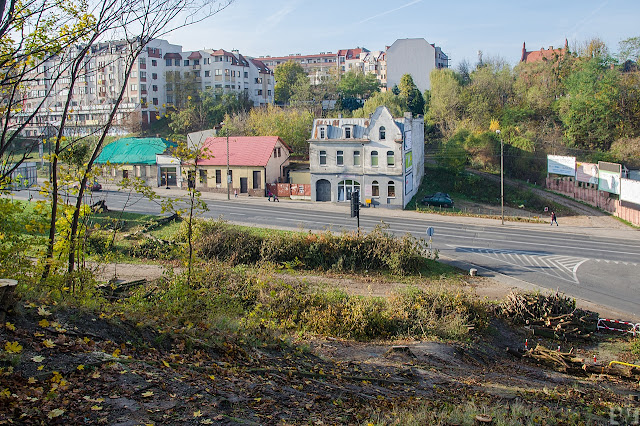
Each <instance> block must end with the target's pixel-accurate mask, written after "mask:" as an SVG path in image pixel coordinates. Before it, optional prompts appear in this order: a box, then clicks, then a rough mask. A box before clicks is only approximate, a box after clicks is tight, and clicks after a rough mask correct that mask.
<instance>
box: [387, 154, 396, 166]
mask: <svg viewBox="0 0 640 426" xmlns="http://www.w3.org/2000/svg"><path fill="white" fill-rule="evenodd" d="M395 164H396V160H395V157H394V155H393V151H387V166H389V167H393V166H395Z"/></svg>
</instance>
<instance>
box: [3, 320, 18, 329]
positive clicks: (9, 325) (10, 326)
mask: <svg viewBox="0 0 640 426" xmlns="http://www.w3.org/2000/svg"><path fill="white" fill-rule="evenodd" d="M5 325H6V326H7V329H8V330H11V331H16V326H15V325H13V324H11V323H10V322H9V321H7V323H6V324H5Z"/></svg>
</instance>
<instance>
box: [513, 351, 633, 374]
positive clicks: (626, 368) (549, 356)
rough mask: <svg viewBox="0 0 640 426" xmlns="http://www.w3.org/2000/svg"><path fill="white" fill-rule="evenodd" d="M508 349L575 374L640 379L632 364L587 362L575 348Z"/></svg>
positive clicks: (517, 354)
mask: <svg viewBox="0 0 640 426" xmlns="http://www.w3.org/2000/svg"><path fill="white" fill-rule="evenodd" d="M507 351H508V352H509V353H510V354H512V355H514V356H516V357H518V358H530V359H534V360H536V361H537V362H539V363H541V364H545V365H548V366H550V367H552V368H553V369H554V370H556V371H561V372H563V373H569V374H574V375H586V374H607V375H610V376H616V377H620V378H624V379H629V380H634V381H638V380H640V369H639V368H636V367H634V366H630V365H620V364H613V363H612V364H613V365H598V364H596V363H591V362H588V361H587V362H585V359H584V358H578V357H576V356H575V354H574V353H573V348H571V350H570V351H569V352H560V351H555V350H553V349H548V348H546V347H544V346H542V345H537V346H536V347H535V348H533V349H530V350H526V351H524V352H522V351H516V350H514V349H510V348H507Z"/></svg>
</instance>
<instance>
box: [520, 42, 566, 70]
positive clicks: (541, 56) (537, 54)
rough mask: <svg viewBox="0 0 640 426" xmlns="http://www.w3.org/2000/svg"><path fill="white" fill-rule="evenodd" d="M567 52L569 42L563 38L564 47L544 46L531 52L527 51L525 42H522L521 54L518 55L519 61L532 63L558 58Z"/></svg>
mask: <svg viewBox="0 0 640 426" xmlns="http://www.w3.org/2000/svg"><path fill="white" fill-rule="evenodd" d="M567 53H569V42H568V41H567V39H565V40H564V47H562V48H557V49H554V48H553V46H549V49H546V50H545V48H544V47H542V48H540V50H533V51H531V52H528V51H527V47H526V45H525V43H522V54H521V55H520V62H525V63H528V64H530V63H533V62H540V61H549V60H552V59H554V58H559V57H562V56H564V55H566V54H567Z"/></svg>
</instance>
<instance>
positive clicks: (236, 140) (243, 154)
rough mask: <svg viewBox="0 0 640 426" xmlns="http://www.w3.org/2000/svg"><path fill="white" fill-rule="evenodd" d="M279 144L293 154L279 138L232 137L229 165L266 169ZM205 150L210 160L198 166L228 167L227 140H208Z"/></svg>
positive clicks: (219, 138) (222, 138)
mask: <svg viewBox="0 0 640 426" xmlns="http://www.w3.org/2000/svg"><path fill="white" fill-rule="evenodd" d="M278 142H280V143H281V144H282V145H283V146H284V147H285V149H287V151H289V153H291V149H290V148H289V147H288V146H287V144H285V143H284V142H283V141H282V139H280V138H279V137H278V136H230V137H229V165H230V166H261V167H266V165H267V163H268V162H269V158H271V155H272V154H273V149H274V148H275V147H276V145H277V143H278ZM203 149H206V150H207V156H208V157H209V158H207V159H205V160H200V161H198V165H201V166H226V165H227V138H225V137H215V138H207V139H206V140H205V141H204V144H203Z"/></svg>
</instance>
